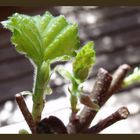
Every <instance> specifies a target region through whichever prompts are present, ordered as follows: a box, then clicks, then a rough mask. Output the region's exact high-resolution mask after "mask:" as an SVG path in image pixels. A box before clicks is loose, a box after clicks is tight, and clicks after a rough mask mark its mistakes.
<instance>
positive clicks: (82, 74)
mask: <svg viewBox="0 0 140 140" xmlns="http://www.w3.org/2000/svg"><path fill="white" fill-rule="evenodd" d="M94 63H95V51H94V50H93V42H88V43H87V44H86V45H85V46H84V47H83V48H82V49H81V50H80V51H79V52H78V53H77V56H76V58H75V60H74V62H73V72H74V75H75V77H76V78H77V79H80V80H81V81H84V80H85V79H86V78H87V77H88V74H89V71H90V69H91V68H92V66H93V64H94Z"/></svg>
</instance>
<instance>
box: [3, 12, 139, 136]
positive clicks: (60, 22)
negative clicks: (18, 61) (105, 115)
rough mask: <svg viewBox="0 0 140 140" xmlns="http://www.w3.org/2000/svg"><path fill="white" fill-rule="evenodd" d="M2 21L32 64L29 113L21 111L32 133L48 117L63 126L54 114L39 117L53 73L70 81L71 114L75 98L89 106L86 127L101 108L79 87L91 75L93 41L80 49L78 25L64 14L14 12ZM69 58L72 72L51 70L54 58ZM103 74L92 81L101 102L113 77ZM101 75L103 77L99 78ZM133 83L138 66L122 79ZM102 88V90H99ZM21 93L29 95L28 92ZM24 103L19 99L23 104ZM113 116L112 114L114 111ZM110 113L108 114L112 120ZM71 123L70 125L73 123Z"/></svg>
mask: <svg viewBox="0 0 140 140" xmlns="http://www.w3.org/2000/svg"><path fill="white" fill-rule="evenodd" d="M1 23H2V25H3V26H4V27H5V28H7V29H9V30H10V31H11V32H12V37H11V42H12V44H13V45H14V46H15V49H16V50H17V51H18V52H19V53H21V54H23V55H25V56H26V57H27V58H28V59H29V60H30V61H31V63H32V64H33V66H34V84H33V89H32V92H31V95H32V101H33V107H32V113H30V112H29V111H28V109H27V107H26V112H27V113H26V114H28V115H25V113H23V112H25V109H24V111H23V110H22V109H21V111H22V113H23V116H24V118H25V120H26V122H27V123H28V125H29V127H30V129H31V131H32V133H40V132H39V131H41V130H40V129H39V130H38V129H37V128H38V127H39V126H40V125H41V126H42V123H43V125H44V123H45V124H47V123H48V120H50V121H51V123H52V122H53V123H55V122H58V123H59V124H61V126H62V128H64V125H63V123H62V122H61V121H60V120H59V119H56V118H54V117H50V118H45V119H44V120H41V116H42V111H43V109H44V97H45V95H46V94H50V93H51V88H50V87H49V82H50V79H51V74H52V73H53V72H57V73H59V74H60V75H61V76H62V77H63V78H64V79H65V80H68V81H69V82H70V84H71V86H70V87H69V88H68V91H69V93H70V104H71V110H72V114H71V116H76V115H77V114H76V113H77V112H78V110H79V109H78V107H77V103H78V101H80V102H81V103H82V104H84V105H86V106H87V107H88V108H86V109H87V114H86V116H84V117H86V119H89V120H86V119H84V117H83V116H82V121H83V124H84V125H85V126H88V123H89V122H90V119H92V118H94V117H95V115H96V112H97V111H98V110H99V109H100V106H99V105H98V104H97V103H96V102H95V101H93V100H94V99H92V97H91V96H90V95H86V94H84V91H83V87H82V84H83V83H84V82H85V81H86V80H87V78H88V76H89V74H90V70H91V69H92V67H93V65H94V64H95V60H96V53H95V50H94V43H93V42H92V41H90V42H87V43H86V44H85V45H84V46H83V47H82V48H80V39H79V35H78V26H77V24H75V23H69V22H68V21H67V20H66V18H65V17H64V16H63V15H60V16H57V17H54V16H53V15H52V14H50V13H49V12H45V13H44V15H42V16H40V15H37V16H28V15H23V14H18V13H15V14H13V15H12V16H11V17H9V19H8V20H6V21H3V22H1ZM68 60H70V61H71V62H72V63H71V64H72V72H70V71H68V70H66V69H65V68H64V67H61V66H57V67H56V68H55V69H54V70H52V69H51V67H50V65H51V64H52V63H54V62H56V61H68ZM103 74H104V75H105V76H103V77H101V78H99V79H98V80H100V81H97V85H96V84H95V86H97V88H98V90H97V91H96V92H99V94H98V93H97V94H96V97H95V98H96V99H101V100H100V101H102V98H103V97H104V96H102V95H101V94H102V91H103V92H104V93H106V92H107V91H108V88H109V87H108V88H104V87H103V86H102V85H105V83H106V82H108V83H107V86H108V85H109V86H110V82H111V80H112V78H111V76H110V75H109V74H106V71H105V72H104V73H103ZM121 74H122V73H121ZM99 76H100V75H99ZM101 76H102V75H101ZM121 76H122V75H121ZM121 76H120V77H121ZM108 77H109V78H108ZM120 77H119V79H117V80H118V81H117V80H116V81H117V84H118V83H120V80H122V79H121V78H120ZM102 78H105V80H102ZM121 82H122V81H121ZM135 82H140V69H138V68H135V70H134V72H133V73H132V74H130V75H129V76H128V77H126V78H125V79H124V81H123V86H124V87H125V86H129V85H131V84H133V83H135ZM102 83H103V84H102ZM111 86H112V87H111V88H112V89H113V90H111V95H112V94H113V92H114V91H115V90H116V84H112V85H111ZM102 88H103V89H104V90H102ZM117 88H118V87H117ZM115 92H116V91H115ZM22 93H23V94H30V92H22ZM93 93H94V91H93ZM104 93H103V94H104ZM19 97H21V99H22V96H17V98H16V99H19ZM22 100H23V99H22ZM23 103H24V102H22V104H23ZM19 106H21V107H23V106H24V107H23V108H25V106H26V104H24V105H23V106H22V105H21V104H20V105H19ZM123 110H124V108H123ZM125 110H126V112H127V113H128V110H127V109H126V108H125ZM93 111H94V113H93ZM128 114H129V113H128ZM26 116H27V117H28V119H29V120H31V121H30V122H31V123H30V124H29V122H28V121H27V120H28V119H27V118H26ZM112 116H115V115H114V114H113V115H112ZM112 116H111V117H110V118H111V119H112ZM122 116H124V115H122ZM71 118H72V117H71ZM71 118H70V123H73V122H75V121H71V120H72V119H71ZM73 118H74V117H73ZM75 118H76V117H75ZM125 118H126V117H125ZM121 119H124V118H121ZM73 120H74V119H73ZM86 121H87V122H86ZM105 121H106V120H105ZM46 122H47V123H46ZM107 123H108V121H107ZM83 124H82V125H83ZM82 125H81V124H80V127H83V126H82ZM70 126H72V124H71V125H70ZM100 126H101V125H100ZM46 127H50V125H49V124H48V126H47V125H46ZM51 127H52V126H51ZM51 127H50V128H49V129H50V131H51V132H52V131H54V129H52V128H51ZM75 128H76V127H71V129H75ZM98 128H99V127H97V129H98ZM78 129H79V128H78ZM82 129H83V128H82ZM82 129H81V132H82ZM101 130H102V129H101ZM74 131H76V130H74ZM43 132H44V131H43ZM51 132H50V133H51ZM63 132H64V131H63ZM77 132H80V131H77ZM19 133H20V134H28V132H27V131H26V130H24V129H22V130H20V131H19ZM68 133H69V132H68ZM70 133H71V132H70ZM72 133H73V132H72Z"/></svg>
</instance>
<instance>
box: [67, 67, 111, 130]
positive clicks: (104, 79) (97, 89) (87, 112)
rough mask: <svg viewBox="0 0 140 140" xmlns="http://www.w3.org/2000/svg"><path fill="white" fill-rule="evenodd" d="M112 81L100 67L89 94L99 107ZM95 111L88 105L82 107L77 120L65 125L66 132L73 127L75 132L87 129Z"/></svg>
mask: <svg viewBox="0 0 140 140" xmlns="http://www.w3.org/2000/svg"><path fill="white" fill-rule="evenodd" d="M111 81H112V77H111V75H110V74H109V73H108V71H106V70H105V69H103V68H100V69H99V71H98V74H97V80H96V82H95V85H94V88H93V90H92V92H91V94H90V97H91V99H92V100H93V101H95V102H96V104H97V105H99V106H100V107H101V106H102V104H103V103H104V102H103V101H104V99H103V98H104V97H105V95H106V93H107V91H108V89H109V87H110V84H111ZM96 113H97V111H95V110H93V109H92V108H89V107H86V106H85V107H84V109H83V110H82V112H81V113H80V115H79V121H77V122H75V123H71V122H70V123H69V124H68V126H67V129H68V133H70V132H71V129H75V130H76V132H80V131H83V130H85V129H87V128H88V127H89V125H90V123H91V121H92V120H93V118H94V117H95V115H96ZM69 126H70V127H69Z"/></svg>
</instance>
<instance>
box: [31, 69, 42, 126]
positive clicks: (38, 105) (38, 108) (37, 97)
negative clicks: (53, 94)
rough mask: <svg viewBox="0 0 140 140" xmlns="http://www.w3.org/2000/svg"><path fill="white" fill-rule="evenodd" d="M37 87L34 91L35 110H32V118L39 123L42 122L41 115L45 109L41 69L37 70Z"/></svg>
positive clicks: (35, 86)
mask: <svg viewBox="0 0 140 140" xmlns="http://www.w3.org/2000/svg"><path fill="white" fill-rule="evenodd" d="M35 76H36V77H35V78H36V79H35V85H34V91H33V109H32V116H33V119H34V121H35V122H36V123H39V122H40V120H41V113H42V111H43V108H44V97H43V93H44V83H43V79H42V78H43V77H42V76H41V75H40V67H37V69H36V75H35Z"/></svg>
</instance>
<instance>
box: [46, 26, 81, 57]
mask: <svg viewBox="0 0 140 140" xmlns="http://www.w3.org/2000/svg"><path fill="white" fill-rule="evenodd" d="M77 33H78V28H77V25H76V24H72V25H71V24H69V25H68V26H66V27H65V28H64V29H63V30H62V31H61V32H60V33H59V34H58V35H57V36H56V37H55V39H54V40H53V42H52V43H50V45H49V46H48V47H47V48H46V50H45V59H46V60H47V59H55V58H56V57H61V56H63V55H69V56H73V55H74V51H75V50H77V49H78V48H79V46H80V44H79V38H78V36H77Z"/></svg>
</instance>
